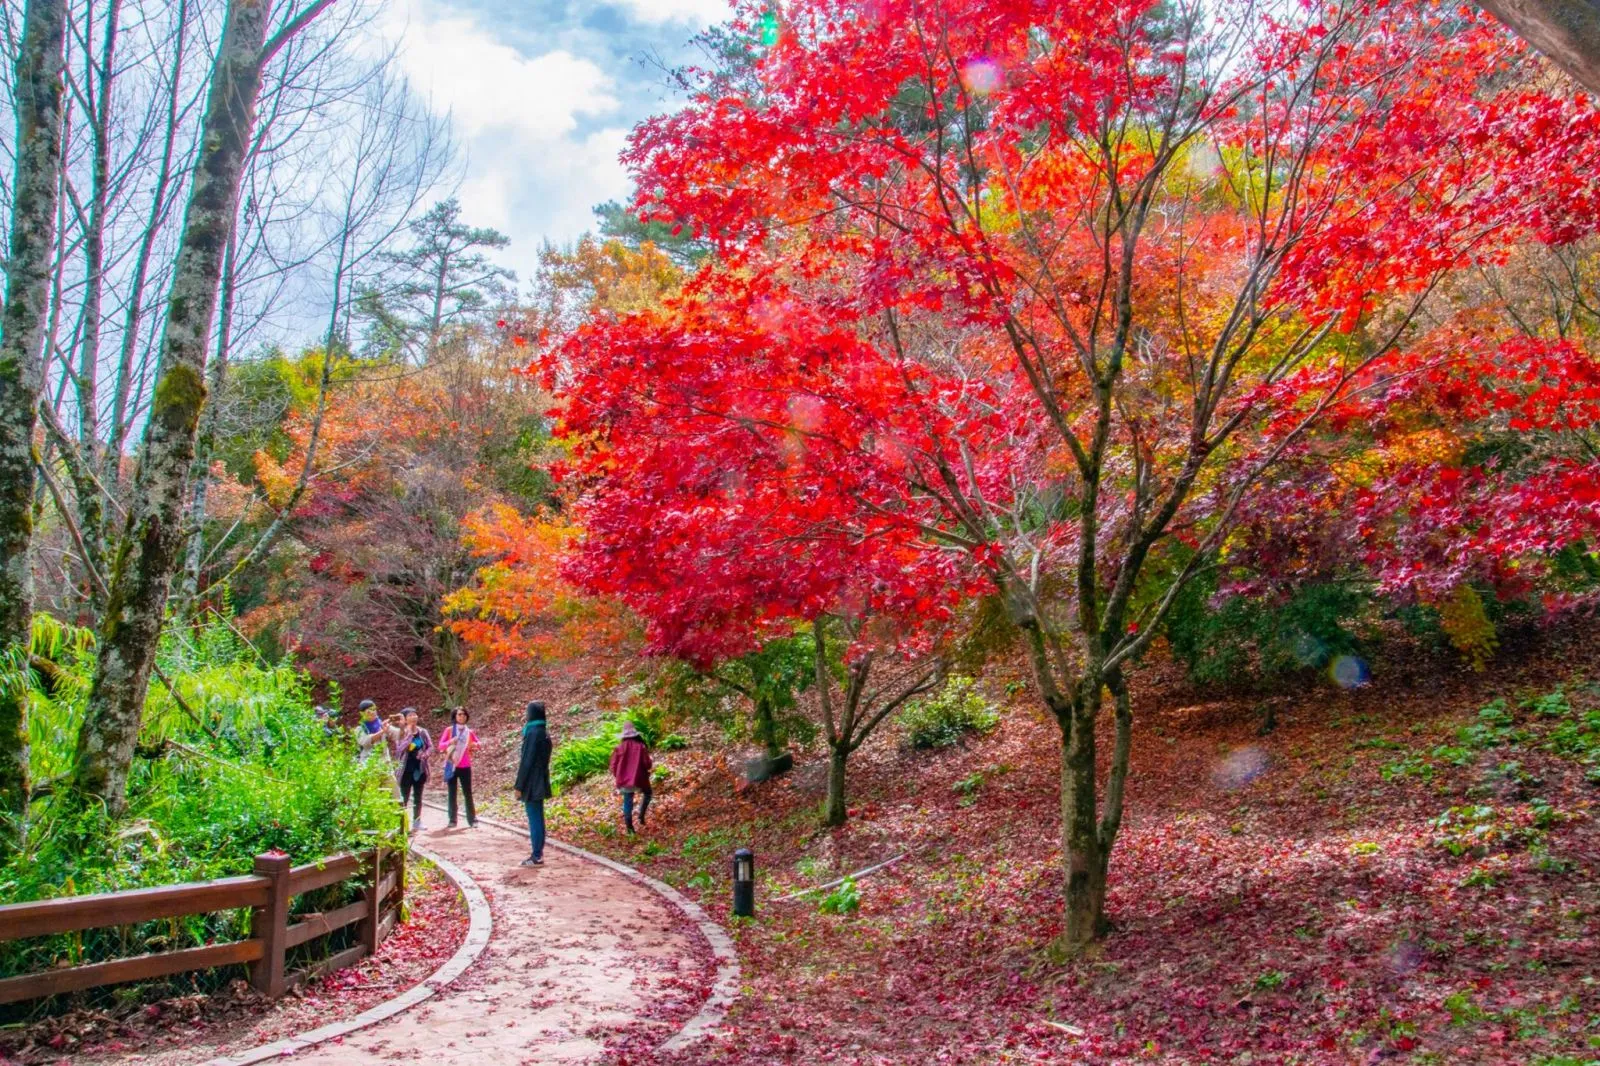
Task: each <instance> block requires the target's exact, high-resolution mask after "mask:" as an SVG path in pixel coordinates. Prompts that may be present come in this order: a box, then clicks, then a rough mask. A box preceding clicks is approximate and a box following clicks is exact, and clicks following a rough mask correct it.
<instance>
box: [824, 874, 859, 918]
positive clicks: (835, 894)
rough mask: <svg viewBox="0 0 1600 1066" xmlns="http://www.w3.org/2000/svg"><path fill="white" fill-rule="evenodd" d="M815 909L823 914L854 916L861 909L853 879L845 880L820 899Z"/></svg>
mask: <svg viewBox="0 0 1600 1066" xmlns="http://www.w3.org/2000/svg"><path fill="white" fill-rule="evenodd" d="M817 909H818V910H819V911H821V912H822V913H823V914H839V915H843V914H854V913H855V912H856V911H858V910H860V909H861V894H860V893H859V892H857V891H856V883H855V880H854V879H853V878H849V877H847V878H845V879H844V881H843V882H841V883H840V885H839V887H838V888H835V889H834V890H833V891H832V892H829V893H828V894H827V895H826V896H823V897H822V901H821V902H820V903H818V904H817Z"/></svg>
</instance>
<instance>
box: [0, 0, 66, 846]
mask: <svg viewBox="0 0 1600 1066" xmlns="http://www.w3.org/2000/svg"><path fill="white" fill-rule="evenodd" d="M22 18H23V30H22V47H21V50H20V51H19V52H18V53H17V65H16V79H15V82H14V88H15V97H16V118H17V135H16V140H15V142H14V144H15V146H16V154H15V157H14V158H15V160H16V169H15V171H14V173H13V176H12V186H11V187H12V192H13V195H12V205H11V239H10V245H9V248H10V258H9V259H8V261H7V262H6V293H5V311H4V319H3V325H0V655H3V656H4V659H3V661H0V822H3V824H4V826H6V828H4V829H0V854H3V853H4V851H6V850H7V849H8V848H9V847H10V846H11V842H12V841H13V839H14V833H15V832H16V830H17V828H18V827H20V825H21V821H22V816H23V815H24V814H26V811H27V804H28V722H27V703H26V692H25V686H24V678H25V677H26V673H27V670H28V646H29V639H30V634H29V630H30V626H31V621H32V612H33V585H32V580H31V576H30V571H29V559H28V545H29V543H30V541H31V540H32V539H33V495H34V490H35V483H34V452H33V436H34V428H35V426H36V424H37V419H38V415H37V413H36V408H37V405H38V402H39V388H40V385H41V382H42V377H43V371H42V369H41V366H42V360H41V355H40V353H41V350H42V348H43V345H44V333H45V322H46V319H47V315H48V313H49V312H48V308H47V304H48V303H49V298H50V269H51V258H52V254H51V253H52V248H53V247H54V244H55V239H56V232H55V223H56V208H57V197H58V189H59V177H60V169H61V122H62V97H63V94H64V91H65V90H64V86H63V64H64V62H65V60H64V58H63V42H64V40H65V37H66V21H67V5H66V2H65V0H28V4H27V6H26V8H25V9H24V10H23V16H22Z"/></svg>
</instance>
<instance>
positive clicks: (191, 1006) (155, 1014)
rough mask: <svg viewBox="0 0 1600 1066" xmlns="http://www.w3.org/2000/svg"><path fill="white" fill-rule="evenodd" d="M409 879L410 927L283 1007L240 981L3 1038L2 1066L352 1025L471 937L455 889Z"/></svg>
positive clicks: (418, 866)
mask: <svg viewBox="0 0 1600 1066" xmlns="http://www.w3.org/2000/svg"><path fill="white" fill-rule="evenodd" d="M410 869H411V870H414V871H419V876H420V881H419V882H418V883H414V884H413V885H412V888H411V896H410V902H409V920H408V921H407V922H405V923H403V924H400V925H397V926H395V929H394V931H393V932H392V933H391V934H390V935H389V938H388V939H387V940H385V941H384V942H383V945H382V946H381V947H380V948H379V950H378V954H377V955H375V956H373V957H372V958H369V959H363V960H362V961H361V962H359V963H357V964H356V965H354V966H351V967H349V968H347V969H344V970H339V971H337V972H335V973H332V974H329V975H328V976H326V977H324V978H322V979H320V980H318V981H315V982H313V983H311V984H309V985H307V986H304V987H302V988H300V989H297V990H295V991H294V992H291V993H290V994H289V995H288V996H286V997H285V998H284V999H282V1000H280V1001H279V1002H278V1003H277V1004H272V1003H268V1002H267V1001H265V1000H264V999H262V998H261V997H260V996H258V995H256V994H255V993H254V991H253V990H251V989H250V987H249V986H248V985H247V984H245V983H244V982H243V981H236V982H235V983H234V984H233V985H232V986H231V987H230V988H228V989H225V990H223V991H221V992H218V993H216V994H214V995H204V994H199V993H195V994H191V995H185V996H175V997H169V998H167V999H162V1000H159V1001H156V1002H151V1003H141V1004H132V1005H130V1006H128V1007H125V1008H117V1009H114V1010H76V1011H72V1012H71V1013H68V1014H64V1015H60V1016H58V1017H55V1018H50V1019H46V1020H43V1021H41V1022H39V1023H37V1024H35V1025H33V1026H30V1027H28V1028H26V1029H23V1030H21V1031H17V1032H13V1033H10V1034H8V1035H6V1036H4V1037H0V1063H18V1064H27V1066H33V1064H36V1063H58V1062H61V1063H64V1062H72V1063H74V1064H82V1066H102V1064H103V1066H110V1064H124V1063H126V1064H132V1063H139V1064H141V1066H143V1064H147V1063H148V1064H153V1066H178V1064H180V1063H192V1062H200V1061H203V1060H205V1059H208V1058H212V1057H215V1056H218V1055H226V1054H231V1053H234V1052H238V1051H243V1050H246V1049H248V1048H251V1047H255V1046H257V1045H259V1044H266V1043H270V1042H272V1041H274V1040H279V1039H282V1038H284V1037H288V1036H294V1035H295V1034H297V1033H302V1032H305V1031H307V1030H309V1029H316V1028H318V1027H320V1026H323V1025H327V1024H329V1023H331V1022H336V1021H341V1020H343V1019H345V1018H351V1017H354V1016H355V1015H357V1014H360V1013H361V1012H362V1011H364V1010H367V1009H368V1008H369V1007H374V1006H376V1005H378V1004H379V1003H382V1002H383V1001H384V1000H387V999H390V998H392V997H394V996H397V995H399V994H400V993H401V992H404V991H405V990H406V989H408V988H410V987H411V986H412V985H415V984H416V983H417V982H419V981H421V980H423V979H424V978H426V977H427V976H428V975H429V974H431V973H433V971H435V970H436V969H438V968H439V966H440V965H441V964H442V963H443V962H444V960H445V959H447V958H449V957H450V956H451V955H452V954H454V953H455V950H456V948H457V947H459V946H460V944H461V942H462V940H463V939H464V938H465V937H466V932H467V908H466V903H465V901H464V900H462V898H461V895H460V893H459V892H457V891H456V889H455V886H453V885H452V884H450V882H449V881H448V880H446V879H445V877H444V876H443V875H442V874H440V873H439V872H438V871H437V870H435V869H434V868H433V867H431V866H428V865H426V864H424V863H421V862H414V863H412V864H411V866H410Z"/></svg>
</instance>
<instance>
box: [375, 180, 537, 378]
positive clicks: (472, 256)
mask: <svg viewBox="0 0 1600 1066" xmlns="http://www.w3.org/2000/svg"><path fill="white" fill-rule="evenodd" d="M411 232H412V234H413V235H414V236H415V237H416V243H415V244H413V245H412V246H411V247H410V248H407V249H405V250H404V251H400V252H393V253H389V254H387V255H385V257H384V258H385V259H386V260H387V261H388V262H389V264H390V265H391V266H392V267H393V268H394V270H395V274H396V277H397V278H398V279H399V280H397V281H395V282H393V283H391V284H389V285H386V286H383V287H374V288H372V289H370V290H369V291H368V292H367V293H366V294H365V296H364V298H363V301H362V303H363V314H364V315H365V317H366V318H367V320H368V322H369V338H368V342H369V344H370V345H371V346H372V347H374V348H376V349H378V350H379V351H380V352H382V353H383V354H385V355H390V356H399V357H404V358H407V359H410V360H412V361H413V362H416V363H419V364H420V363H427V362H430V361H431V360H432V359H433V357H434V356H436V355H438V354H439V347H440V345H441V344H443V343H444V340H445V335H446V332H447V331H448V330H449V329H450V328H451V327H453V326H457V325H461V324H464V323H465V322H467V321H468V320H470V319H471V318H473V317H474V316H475V315H479V314H481V313H482V312H483V311H484V310H486V309H487V308H489V307H491V306H493V305H495V304H503V303H506V302H508V301H509V299H510V297H511V289H510V285H511V283H512V282H514V281H515V280H516V277H517V276H516V274H515V273H513V272H512V271H510V270H508V269H506V268H505V267H501V266H496V265H495V264H494V263H492V262H490V260H489V257H488V256H487V255H486V254H484V253H485V252H486V251H489V250H493V249H497V248H504V247H505V246H506V245H507V244H509V243H511V238H509V237H507V236H506V235H505V234H503V233H500V232H499V231H498V230H493V229H488V228H485V227H481V226H469V225H467V224H466V223H464V222H462V221H461V204H460V202H459V201H457V200H455V199H454V198H451V199H449V200H444V201H442V202H440V203H437V204H434V205H433V207H432V208H431V209H430V210H429V211H428V213H427V214H425V215H423V216H422V217H421V218H419V219H417V220H416V221H415V222H413V223H411Z"/></svg>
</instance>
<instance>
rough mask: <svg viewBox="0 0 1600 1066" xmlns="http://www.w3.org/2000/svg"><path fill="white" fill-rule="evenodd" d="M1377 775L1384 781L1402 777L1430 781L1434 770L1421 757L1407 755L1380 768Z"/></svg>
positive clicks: (1429, 763) (1431, 765) (1430, 764)
mask: <svg viewBox="0 0 1600 1066" xmlns="http://www.w3.org/2000/svg"><path fill="white" fill-rule="evenodd" d="M1378 773H1379V774H1380V775H1381V776H1382V777H1383V779H1384V780H1385V781H1395V780H1398V779H1399V778H1402V777H1414V778H1417V779H1418V780H1420V781H1432V780H1433V774H1434V768H1433V764H1432V763H1431V762H1429V761H1428V760H1427V759H1426V758H1424V757H1423V756H1421V755H1407V756H1406V757H1405V758H1404V759H1400V760H1398V761H1396V762H1392V763H1388V764H1386V765H1384V766H1382V767H1380V768H1379V770H1378Z"/></svg>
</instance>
